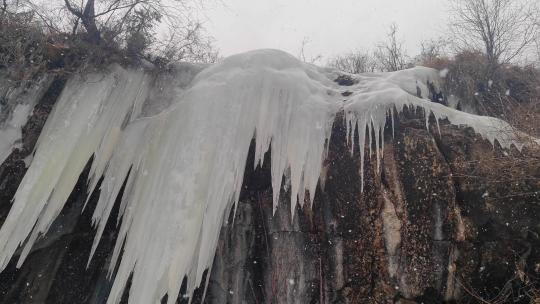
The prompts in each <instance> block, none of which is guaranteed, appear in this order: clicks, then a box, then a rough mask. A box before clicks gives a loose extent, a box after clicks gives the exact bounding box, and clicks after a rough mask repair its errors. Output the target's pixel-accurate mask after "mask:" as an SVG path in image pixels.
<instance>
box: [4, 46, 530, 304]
mask: <svg viewBox="0 0 540 304" xmlns="http://www.w3.org/2000/svg"><path fill="white" fill-rule="evenodd" d="M200 69H201V68H200V67H192V68H188V69H186V71H185V72H184V73H183V74H182V75H178V77H179V79H181V81H177V82H174V81H169V82H167V81H157V80H156V79H154V78H152V76H150V74H148V73H145V72H144V71H142V70H124V69H122V68H120V67H118V66H113V67H111V69H110V71H109V72H107V73H101V74H89V75H84V76H75V77H73V78H72V79H71V80H70V81H69V82H68V84H67V86H66V88H65V89H64V91H63V93H62V95H61V96H60V99H59V101H58V102H57V104H56V106H55V109H54V111H53V113H52V114H51V115H50V117H49V119H48V121H47V123H46V125H45V127H44V129H43V131H42V134H41V135H40V138H39V140H38V143H37V145H36V150H35V157H34V159H33V161H32V163H31V165H30V168H29V169H28V172H27V173H26V175H25V177H24V179H23V181H22V182H21V184H20V186H19V188H18V190H17V193H16V194H15V197H14V202H13V206H12V209H11V211H10V213H9V215H8V217H7V219H6V221H5V223H4V225H3V227H2V229H1V230H0V269H3V268H5V267H6V265H7V263H8V262H9V260H10V259H11V257H12V256H13V255H14V253H15V251H16V250H17V248H18V247H19V246H21V245H22V246H23V251H22V254H21V255H20V257H19V261H18V265H19V266H20V265H21V263H22V262H23V261H24V259H25V258H26V256H27V255H28V253H29V252H30V249H31V248H32V245H33V244H34V242H35V241H36V240H37V238H38V237H39V236H41V235H43V234H44V233H46V232H47V230H48V228H49V227H50V225H51V223H52V222H53V221H54V219H55V218H56V217H57V216H58V214H59V213H60V211H61V210H62V208H63V206H64V204H65V202H66V200H67V198H68V196H69V194H70V193H71V191H72V190H73V187H74V185H75V183H76V181H77V178H78V176H79V175H80V173H81V172H82V170H83V169H84V166H85V164H86V163H87V161H88V160H89V159H90V158H91V156H92V155H94V157H95V158H94V161H93V163H92V167H91V172H90V177H89V184H90V191H93V190H94V188H95V187H96V185H97V182H98V180H99V178H100V177H101V176H104V179H103V182H102V184H101V192H100V197H99V201H98V203H97V207H96V209H95V211H94V215H93V222H94V224H95V225H96V226H97V233H96V237H95V241H94V244H93V248H92V252H91V255H90V259H91V256H92V254H93V253H94V251H95V249H96V247H97V245H98V243H99V240H100V237H101V234H102V232H103V229H104V227H105V224H106V222H107V220H108V218H109V215H110V213H111V210H112V208H113V205H114V203H115V200H116V198H117V196H118V194H119V191H120V188H121V187H122V184H123V182H124V181H125V180H126V178H127V181H126V187H125V191H124V194H123V196H122V200H121V203H120V213H119V216H118V219H117V222H118V223H121V226H120V232H119V236H118V240H117V242H116V246H115V249H114V252H113V258H112V261H111V264H110V270H109V274H110V275H111V276H112V275H113V270H114V269H115V267H116V265H118V263H119V266H118V270H117V272H116V274H115V276H114V283H113V287H112V290H111V293H110V295H109V298H108V303H118V302H119V301H120V298H121V296H122V292H123V290H124V287H125V286H126V283H127V280H128V278H129V276H130V274H131V273H133V278H132V285H131V288H130V291H129V301H130V303H145V304H146V303H157V302H159V300H160V299H161V298H162V297H163V296H164V295H165V294H168V295H169V297H168V303H175V301H176V298H177V295H178V293H179V290H180V286H181V283H182V280H183V278H184V276H187V278H188V289H187V293H188V295H189V294H191V293H192V292H193V290H194V288H195V287H196V286H197V285H198V284H200V282H201V279H202V275H203V271H204V270H205V269H207V268H210V267H211V264H212V260H213V256H214V252H215V247H216V243H217V239H218V237H219V231H220V227H221V225H222V224H223V221H224V218H225V217H226V216H227V215H228V214H229V212H230V210H231V208H232V207H233V206H235V203H236V202H237V201H238V196H239V194H240V190H241V186H242V178H243V173H244V167H245V165H246V159H247V154H248V150H249V145H250V142H251V140H252V139H253V137H255V139H256V152H255V153H256V154H255V164H254V165H255V166H256V165H258V164H260V163H261V162H262V161H263V159H264V154H265V153H266V152H267V151H268V150H269V149H271V155H272V158H271V162H272V163H271V173H272V187H273V189H274V195H273V197H274V208H276V207H277V204H278V201H279V197H278V196H279V189H280V187H281V183H282V178H283V176H284V174H287V175H288V176H289V177H290V183H291V195H292V204H291V205H292V206H293V209H292V210H291V212H294V206H295V204H296V202H299V203H300V204H301V205H303V203H304V194H305V193H306V191H307V193H308V195H309V199H308V200H307V201H308V202H310V203H311V202H312V200H313V197H312V196H313V194H314V193H315V188H316V187H317V183H318V180H319V175H320V170H321V164H322V162H323V160H324V158H325V157H326V153H327V144H328V141H329V138H330V135H331V134H330V133H331V127H332V124H333V120H334V118H335V115H336V113H337V112H339V111H345V116H346V121H347V126H348V132H349V138H350V139H349V140H350V141H351V143H352V141H353V139H354V134H355V132H354V131H355V129H357V130H359V131H360V132H359V134H360V136H359V137H360V138H359V139H360V140H359V142H358V145H359V149H358V150H359V151H360V154H361V157H362V159H363V157H364V146H365V144H366V138H365V134H366V130H373V131H374V134H379V135H378V136H375V144H376V150H377V158H379V157H380V155H382V153H380V151H381V150H382V144H383V142H384V138H382V136H383V133H384V132H382V130H383V129H384V127H385V124H386V118H387V115H389V114H390V115H392V117H393V116H394V114H395V113H394V111H395V110H397V111H402V110H403V108H404V107H406V106H412V107H414V108H421V109H424V111H425V112H426V113H428V114H429V113H433V114H434V116H435V117H436V118H437V119H443V118H447V119H448V120H449V121H450V122H451V123H454V124H465V125H468V126H471V127H473V128H474V129H475V131H476V132H478V133H480V134H481V135H482V136H484V137H485V138H487V139H488V140H490V141H491V142H492V143H494V141H495V140H497V141H498V142H499V143H500V144H501V145H502V146H503V147H505V148H508V147H509V146H510V145H511V144H515V145H516V146H517V147H518V148H520V145H518V144H517V142H516V141H515V138H514V135H513V134H514V133H511V132H510V131H511V129H510V127H509V126H508V124H506V123H504V122H503V121H500V120H497V119H493V118H489V117H479V116H474V115H470V114H465V113H462V112H459V111H456V110H453V109H450V108H447V107H444V106H442V105H439V104H435V103H431V102H429V101H427V100H426V99H423V98H419V97H416V96H415V95H416V94H417V92H419V91H420V92H421V95H420V96H423V97H424V98H425V97H426V96H425V94H426V93H427V86H426V85H427V81H430V82H432V83H434V85H435V86H437V84H438V82H439V81H440V80H439V79H438V77H439V76H438V72H437V71H435V70H432V69H427V68H414V69H410V70H405V71H400V72H395V73H380V74H366V75H355V76H353V77H354V78H355V79H356V80H357V84H356V85H354V86H351V87H347V89H348V90H349V91H351V92H352V95H350V96H348V97H347V98H346V100H344V97H342V96H341V92H342V91H343V87H338V86H337V84H336V83H334V82H333V79H335V77H336V75H337V72H336V71H332V70H327V69H321V68H318V67H315V66H312V65H308V64H304V63H302V62H300V61H298V60H297V59H295V58H294V57H292V56H290V55H288V54H286V53H283V52H281V51H276V50H260V51H253V52H249V53H245V54H241V55H236V56H231V57H229V58H227V59H225V60H223V61H222V62H221V63H219V64H216V65H214V66H211V67H208V68H206V69H204V70H202V71H201V72H199V70H200ZM197 73H198V74H197ZM195 74H197V75H196V76H193V75H195ZM186 75H188V76H186ZM193 77H194V78H193ZM191 78H193V80H191V81H186V79H191ZM164 92H165V93H164ZM164 105H167V107H165V106H164ZM168 105H170V106H168ZM163 108H166V109H165V110H162V109H163ZM142 109H146V110H145V111H146V113H143V110H142ZM160 111H161V112H160ZM156 112H159V114H157V115H155V116H151V117H143V118H140V117H142V116H147V114H148V113H156ZM426 123H427V118H426ZM371 133H372V132H369V134H371ZM370 137H371V136H370ZM371 140H372V139H371V138H370V140H369V141H368V142H371ZM270 143H272V144H271V145H270ZM352 146H353V144H351V147H352ZM370 148H371V145H370ZM352 149H354V148H352Z"/></svg>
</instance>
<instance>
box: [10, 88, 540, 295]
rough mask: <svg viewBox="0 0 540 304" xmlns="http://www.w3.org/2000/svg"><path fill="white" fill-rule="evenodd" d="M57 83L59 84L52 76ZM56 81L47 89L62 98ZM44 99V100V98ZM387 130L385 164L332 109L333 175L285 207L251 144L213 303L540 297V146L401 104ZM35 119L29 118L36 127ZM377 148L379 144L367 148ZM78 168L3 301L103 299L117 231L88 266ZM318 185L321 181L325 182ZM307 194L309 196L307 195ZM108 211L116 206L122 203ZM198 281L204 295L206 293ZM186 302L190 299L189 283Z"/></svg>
mask: <svg viewBox="0 0 540 304" xmlns="http://www.w3.org/2000/svg"><path fill="white" fill-rule="evenodd" d="M56 85H59V86H61V83H56ZM55 92H56V91H54V90H53V91H51V92H50V94H49V95H46V96H49V97H48V98H50V99H54V96H55V95H54V94H57V93H55ZM47 105H48V103H47V100H46V99H44V100H43V101H42V103H41V104H40V105H39V106H38V111H36V112H35V115H34V116H33V118H32V119H31V120H30V122H29V125H28V126H29V127H27V128H26V129H25V134H24V135H25V143H24V150H22V151H17V152H14V153H13V155H12V156H11V157H10V158H9V160H8V161H7V162H6V163H5V164H3V165H2V166H1V167H0V179H1V180H0V184H1V185H3V187H4V188H3V190H2V193H1V195H0V223H1V222H2V221H3V219H4V218H5V215H6V213H7V211H8V210H9V206H10V204H9V201H10V199H11V196H12V195H13V193H14V191H15V190H16V187H17V184H18V183H19V182H20V179H21V178H22V175H23V174H24V171H25V168H24V164H23V163H22V159H23V158H24V157H26V155H28V154H29V153H30V152H31V150H32V146H33V145H34V143H35V138H37V135H38V134H39V131H40V128H41V126H42V122H44V121H45V118H46V116H47V113H48V109H49V108H50V106H47ZM39 109H43V111H42V110H39ZM397 121H398V122H399V123H398V125H396V128H395V129H396V132H395V138H392V130H385V131H386V132H387V134H386V136H385V139H386V142H385V144H384V157H383V159H382V160H381V163H380V167H379V168H377V162H376V159H375V154H374V151H373V154H372V155H371V157H368V156H367V155H368V154H369V153H368V152H369V148H368V147H366V160H365V164H364V168H365V172H364V187H363V191H362V185H361V175H360V173H361V172H360V171H359V170H360V159H359V155H358V153H354V154H351V152H350V147H349V146H347V141H346V136H345V133H346V131H345V129H344V125H343V119H342V118H341V117H338V118H337V119H336V121H335V125H334V130H333V134H332V138H331V141H330V143H329V155H328V159H327V160H326V161H325V163H324V165H323V176H322V180H323V181H324V187H321V186H319V187H318V188H317V191H316V193H315V196H314V201H313V205H312V206H309V202H307V201H306V204H305V205H304V208H300V207H299V206H297V207H296V212H295V216H294V217H293V218H291V214H290V191H289V185H288V181H287V180H286V178H284V179H283V184H282V188H281V195H280V205H279V207H278V209H277V211H276V213H275V215H272V188H271V179H270V167H269V163H270V162H269V159H270V158H271V155H269V154H268V155H266V160H265V163H264V165H263V167H262V168H261V167H259V168H256V169H253V154H254V153H253V147H251V151H250V153H249V158H248V161H247V165H246V172H245V176H244V187H243V191H242V193H241V196H240V203H239V204H238V208H237V210H236V213H235V215H234V218H233V214H231V215H230V216H229V220H228V224H227V225H225V226H224V227H223V228H222V231H221V235H220V239H219V244H218V248H217V250H216V256H215V260H214V265H213V267H212V269H211V270H209V272H208V273H207V276H209V277H208V281H209V286H208V290H207V292H206V297H205V300H204V302H206V303H255V304H262V303H415V302H418V303H442V302H458V303H486V302H489V303H508V302H513V303H530V302H531V301H533V300H534V299H538V297H540V292H539V291H540V286H539V281H538V279H536V278H537V277H539V276H540V273H539V272H540V239H539V235H540V225H539V224H540V221H539V220H538V218H539V215H540V199H539V197H540V160H539V158H540V153H538V150H536V151H533V150H530V149H527V148H525V150H524V151H523V152H522V153H519V152H517V151H514V150H512V151H502V150H501V149H499V148H498V147H492V146H491V144H489V143H488V142H487V141H484V140H482V139H480V138H479V137H478V136H476V135H475V134H474V133H473V132H472V130H470V129H464V128H458V127H454V126H448V125H444V124H443V125H442V126H441V134H440V135H439V133H438V131H437V130H426V129H425V125H424V121H423V119H418V118H417V117H415V116H414V115H413V114H412V113H404V114H402V115H401V117H400V118H399V119H398V120H397ZM32 126H33V127H32ZM372 150H374V147H373V148H372ZM85 178H86V173H83V174H82V175H81V178H80V180H79V183H78V184H77V187H76V189H75V190H74V191H73V193H72V195H71V197H70V199H69V202H68V204H67V205H66V207H65V208H64V210H63V212H62V214H61V215H60V217H59V218H58V219H57V220H56V222H55V223H54V224H53V227H52V228H51V231H50V232H49V233H48V235H46V236H45V237H44V238H43V240H42V241H40V242H39V243H38V244H36V246H35V248H34V250H33V252H32V253H31V255H30V256H29V258H28V259H27V261H26V262H25V264H24V265H23V266H22V268H21V269H19V270H17V269H16V268H15V266H14V264H15V262H16V258H14V261H12V263H11V264H10V265H9V266H8V268H7V269H6V270H5V271H4V272H3V273H1V274H0V303H104V302H105V299H106V296H107V294H108V291H109V289H110V287H111V284H110V281H108V280H107V279H106V271H107V267H108V263H109V259H110V255H111V249H112V246H113V244H114V241H115V237H116V226H115V223H109V226H108V227H107V229H106V231H105V233H104V236H103V240H102V241H101V243H100V246H99V247H98V250H97V252H96V255H95V257H94V260H93V262H92V263H91V264H90V267H89V268H88V269H86V267H85V266H86V261H87V259H88V255H89V250H90V246H91V243H92V239H93V230H92V228H91V225H90V218H91V214H92V211H93V210H92V209H93V206H94V205H95V203H96V199H95V198H96V196H95V194H94V198H93V199H91V200H90V203H89V206H88V207H87V208H86V210H85V211H84V213H82V214H81V212H80V211H81V208H82V204H83V203H84V199H85V193H86V182H85V181H86V180H85ZM321 184H323V183H322V182H321ZM307 197H308V196H306V198H307ZM111 218H116V216H115V215H113V216H111ZM202 293H203V292H202V289H200V290H198V291H197V293H196V295H195V302H200V299H201V297H202ZM179 302H186V303H187V300H186V299H183V297H182V296H181V297H180V298H179Z"/></svg>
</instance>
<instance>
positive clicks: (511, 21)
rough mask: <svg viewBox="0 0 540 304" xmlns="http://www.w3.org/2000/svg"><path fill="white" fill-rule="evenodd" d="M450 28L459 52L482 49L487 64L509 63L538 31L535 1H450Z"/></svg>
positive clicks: (536, 3) (529, 42)
mask: <svg viewBox="0 0 540 304" xmlns="http://www.w3.org/2000/svg"><path fill="white" fill-rule="evenodd" d="M451 5H452V10H453V16H452V20H451V23H450V29H451V33H452V36H453V37H452V38H453V41H454V45H455V47H456V48H457V49H458V50H459V51H463V50H467V49H468V50H482V51H483V52H484V53H485V55H486V56H487V59H488V61H489V63H490V64H491V65H492V66H497V65H498V64H502V63H509V62H511V61H512V60H514V59H516V57H518V56H520V55H521V54H522V53H523V51H524V50H525V49H526V48H527V47H528V46H531V45H532V43H533V41H534V38H535V36H536V35H538V30H539V23H538V18H539V13H538V10H539V7H538V1H537V0H451Z"/></svg>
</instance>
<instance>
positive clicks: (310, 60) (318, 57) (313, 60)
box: [298, 37, 322, 64]
mask: <svg viewBox="0 0 540 304" xmlns="http://www.w3.org/2000/svg"><path fill="white" fill-rule="evenodd" d="M310 43H311V40H310V39H309V37H304V39H302V45H301V46H300V52H299V53H298V58H299V59H300V60H302V61H303V62H307V63H312V64H314V63H316V62H318V61H320V60H321V59H322V55H320V54H319V55H316V56H311V57H306V46H307V45H308V44H310Z"/></svg>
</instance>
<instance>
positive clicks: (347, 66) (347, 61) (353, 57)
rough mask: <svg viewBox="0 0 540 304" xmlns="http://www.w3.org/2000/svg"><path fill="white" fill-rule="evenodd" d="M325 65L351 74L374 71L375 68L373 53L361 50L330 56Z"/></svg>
mask: <svg viewBox="0 0 540 304" xmlns="http://www.w3.org/2000/svg"><path fill="white" fill-rule="evenodd" d="M327 65H328V66H330V67H333V68H336V69H338V70H341V71H344V72H347V73H351V74H358V73H366V72H374V71H375V70H376V69H377V62H376V60H375V58H374V57H373V55H371V54H370V53H368V52H362V51H354V52H350V53H347V54H344V55H338V56H336V57H333V58H331V59H330V60H329V61H328V63H327Z"/></svg>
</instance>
